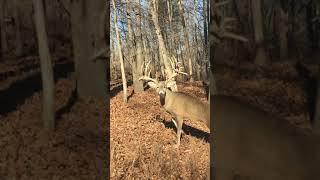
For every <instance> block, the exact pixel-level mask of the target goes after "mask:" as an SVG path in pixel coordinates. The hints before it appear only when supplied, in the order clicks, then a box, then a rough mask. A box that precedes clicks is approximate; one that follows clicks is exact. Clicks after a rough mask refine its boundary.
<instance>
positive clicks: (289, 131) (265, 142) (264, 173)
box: [210, 96, 320, 180]
mask: <svg viewBox="0 0 320 180" xmlns="http://www.w3.org/2000/svg"><path fill="white" fill-rule="evenodd" d="M211 99H212V102H213V104H212V105H211V107H210V109H211V112H212V116H213V118H212V119H213V122H214V124H213V128H214V131H213V132H214V133H213V138H214V140H215V144H214V145H215V151H216V154H215V156H214V162H215V168H216V180H233V179H234V178H235V175H236V174H239V176H240V177H242V178H243V177H248V178H244V179H250V180H305V179H308V180H316V179H320V170H319V163H320V137H319V136H316V135H313V134H310V133H309V134H308V133H302V131H297V129H295V128H294V127H292V126H289V124H288V123H287V122H285V121H284V120H280V119H277V118H275V117H273V116H272V115H270V114H267V113H265V112H264V111H261V110H259V109H257V108H255V107H253V106H249V105H248V104H246V103H242V102H240V101H239V100H236V99H233V98H231V97H226V96H212V97H211ZM249 177H250V178H249ZM242 178H241V179H242Z"/></svg>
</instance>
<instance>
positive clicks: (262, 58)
mask: <svg viewBox="0 0 320 180" xmlns="http://www.w3.org/2000/svg"><path fill="white" fill-rule="evenodd" d="M251 5H252V7H251V8H252V16H253V17H252V18H253V26H254V37H255V42H256V45H257V50H256V57H255V60H254V61H255V64H257V65H259V66H263V65H265V64H266V63H267V53H266V51H265V48H264V34H263V17H262V6H261V0H252V1H251Z"/></svg>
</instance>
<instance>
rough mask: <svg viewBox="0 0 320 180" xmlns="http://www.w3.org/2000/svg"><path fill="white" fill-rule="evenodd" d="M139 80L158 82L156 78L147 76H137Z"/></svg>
mask: <svg viewBox="0 0 320 180" xmlns="http://www.w3.org/2000/svg"><path fill="white" fill-rule="evenodd" d="M139 80H140V81H141V80H145V81H152V82H155V83H158V81H157V80H156V79H153V78H151V77H148V76H142V77H140V78H139Z"/></svg>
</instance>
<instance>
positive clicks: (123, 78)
mask: <svg viewBox="0 0 320 180" xmlns="http://www.w3.org/2000/svg"><path fill="white" fill-rule="evenodd" d="M112 5H113V9H114V14H113V20H114V28H115V32H116V36H117V50H118V54H119V60H120V64H121V76H122V86H123V102H128V95H127V79H126V74H125V71H124V63H123V55H122V50H121V42H120V41H121V40H120V33H119V30H118V17H117V11H116V5H115V2H114V0H112Z"/></svg>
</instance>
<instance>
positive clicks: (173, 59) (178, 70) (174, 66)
mask: <svg viewBox="0 0 320 180" xmlns="http://www.w3.org/2000/svg"><path fill="white" fill-rule="evenodd" d="M169 60H170V63H171V67H172V69H173V71H174V72H173V73H172V74H171V76H169V77H168V79H167V80H166V82H170V81H172V80H173V79H174V78H175V77H176V76H178V75H179V74H183V75H186V76H189V74H187V73H185V72H183V71H182V69H183V66H182V64H181V62H178V60H177V58H176V57H174V56H171V58H169Z"/></svg>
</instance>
